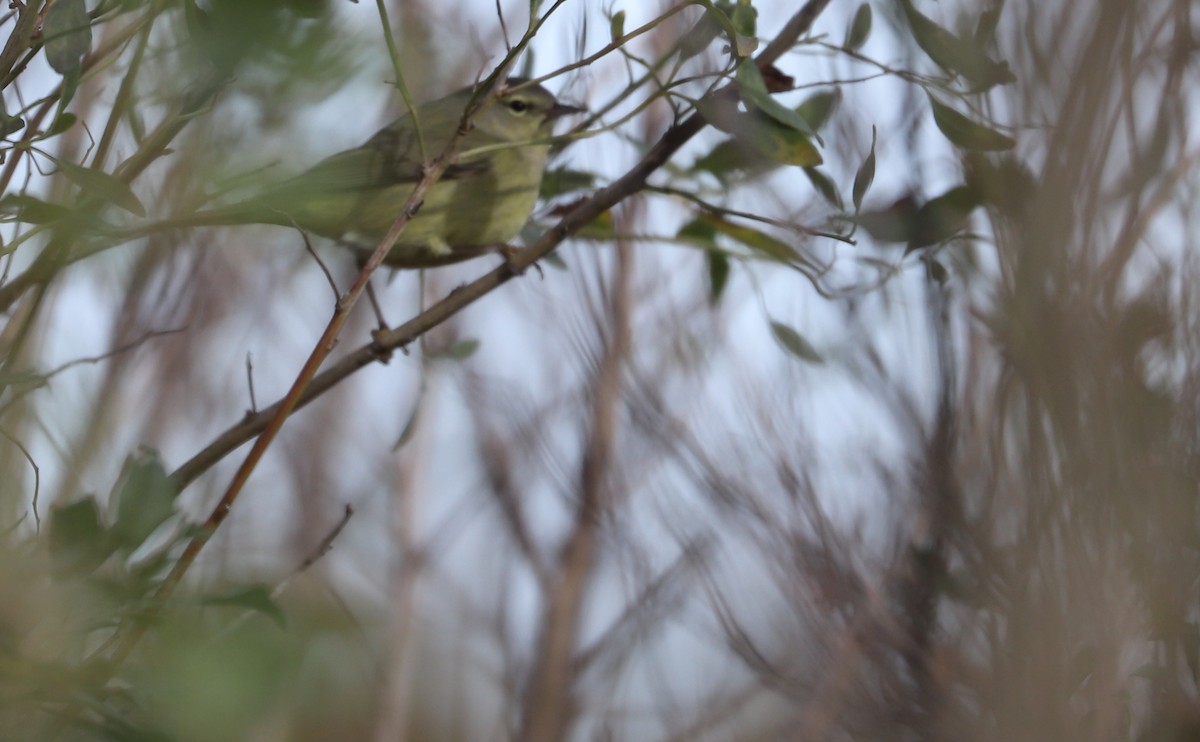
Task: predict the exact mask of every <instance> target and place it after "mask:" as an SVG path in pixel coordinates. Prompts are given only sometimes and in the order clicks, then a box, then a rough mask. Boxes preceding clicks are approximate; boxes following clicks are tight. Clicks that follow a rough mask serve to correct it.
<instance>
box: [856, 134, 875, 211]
mask: <svg viewBox="0 0 1200 742" xmlns="http://www.w3.org/2000/svg"><path fill="white" fill-rule="evenodd" d="M874 182H875V127H874V126H872V127H871V151H870V152H868V153H867V159H865V160H863V164H862V165H859V166H858V172H857V173H855V174H854V190H853V192H852V194H851V195H852V198H853V199H854V211H855V212H857V211H858V210H859V209H861V208H862V201H863V196H865V195H867V189H869V188H870V187H871V184H872V183H874Z"/></svg>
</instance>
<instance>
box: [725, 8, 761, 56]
mask: <svg viewBox="0 0 1200 742" xmlns="http://www.w3.org/2000/svg"><path fill="white" fill-rule="evenodd" d="M729 20H730V21H731V22H732V23H733V30H734V31H736V32H737V34H738V36H739V37H741V38H745V39H753V38H755V36H756V35H757V33H758V9H757V8H755V7H754V6H753V5H751V4H750V0H738V3H737V5H735V6H734V8H733V12H732V13H730V15H729ZM757 45H758V42H757V41H756V42H755V46H757ZM752 51H754V50H753V49H751V50H750V51H748V52H747V54H749V53H750V52H752ZM738 56H744V55H740V54H739V55H738Z"/></svg>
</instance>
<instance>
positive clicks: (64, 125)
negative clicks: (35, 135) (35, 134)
mask: <svg viewBox="0 0 1200 742" xmlns="http://www.w3.org/2000/svg"><path fill="white" fill-rule="evenodd" d="M78 120H79V117H78V116H76V115H75V114H73V113H62V114H59V116H58V118H56V119H54V123H52V124H50V128H49V129H47V130H46V133H45V134H43V135H42V138H43V139H49V138H50V137H56V136H58V135H59V134H62V133H63V132H65V131H67V130H68V129H70V128H71V127H72V126H74V125H75V122H76V121H78Z"/></svg>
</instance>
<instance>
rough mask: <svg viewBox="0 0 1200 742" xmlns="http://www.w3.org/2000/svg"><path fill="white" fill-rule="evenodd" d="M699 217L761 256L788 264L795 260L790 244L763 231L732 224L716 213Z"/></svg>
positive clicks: (794, 252) (794, 253)
mask: <svg viewBox="0 0 1200 742" xmlns="http://www.w3.org/2000/svg"><path fill="white" fill-rule="evenodd" d="M699 218H700V219H701V220H703V221H704V222H705V223H707V224H708V225H710V226H711V227H712V228H713V229H714V230H716V231H717V232H719V233H720V234H723V235H725V236H726V237H729V238H731V239H733V240H736V241H737V242H740V243H741V244H743V245H745V246H746V247H748V248H750V249H751V250H753V251H754V252H756V253H758V254H760V255H762V256H763V257H766V258H769V259H770V260H774V261H776V262H779V263H785V264H788V265H790V264H791V263H792V262H794V261H795V260H796V251H795V250H793V249H792V248H791V246H790V245H788V244H787V243H785V242H783V241H782V240H779V239H776V238H775V237H772V236H771V235H769V234H766V233H765V232H760V231H759V230H757V229H754V228H752V227H746V226H743V225H741V224H734V223H733V222H731V221H728V220H726V219H723V218H722V217H720V216H717V215H716V214H710V213H704V214H701V215H700V217H699Z"/></svg>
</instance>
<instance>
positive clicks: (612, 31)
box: [608, 10, 625, 43]
mask: <svg viewBox="0 0 1200 742" xmlns="http://www.w3.org/2000/svg"><path fill="white" fill-rule="evenodd" d="M608 32H609V37H610V38H611V39H612V41H613V43H616V42H617V40H618V39H620V38H621V37H622V36H624V35H625V11H623V10H618V11H617V12H616V13H613V15H612V18H609V19H608Z"/></svg>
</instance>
